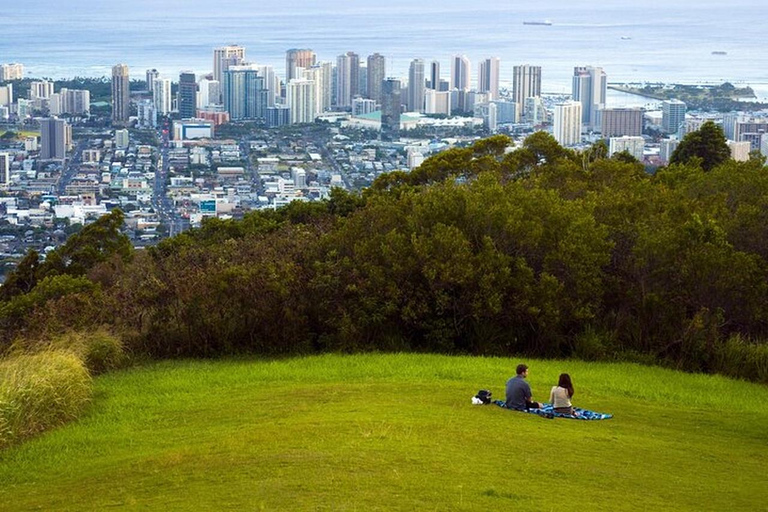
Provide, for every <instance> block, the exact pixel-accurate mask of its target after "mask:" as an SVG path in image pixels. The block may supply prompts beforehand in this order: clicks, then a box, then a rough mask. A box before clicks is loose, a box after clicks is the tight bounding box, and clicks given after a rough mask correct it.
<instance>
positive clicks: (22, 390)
mask: <svg viewBox="0 0 768 512" xmlns="http://www.w3.org/2000/svg"><path fill="white" fill-rule="evenodd" d="M91 391H92V390H91V378H90V375H88V371H87V370H86V368H85V366H84V365H83V362H82V361H81V360H80V359H79V358H78V357H77V356H76V355H74V354H72V353H67V352H62V351H47V352H41V353H39V354H33V355H21V356H17V357H14V358H12V359H8V360H5V361H1V362H0V448H3V447H5V446H8V445H9V444H11V443H13V442H16V441H18V440H20V439H23V438H25V437H29V436H33V435H35V434H38V433H40V432H43V431H45V430H48V429H51V428H54V427H56V426H58V425H61V424H63V423H65V422H67V421H70V420H73V419H75V418H77V417H78V415H79V414H80V413H81V412H82V411H83V409H84V408H85V406H86V405H87V404H88V402H89V401H90V398H91Z"/></svg>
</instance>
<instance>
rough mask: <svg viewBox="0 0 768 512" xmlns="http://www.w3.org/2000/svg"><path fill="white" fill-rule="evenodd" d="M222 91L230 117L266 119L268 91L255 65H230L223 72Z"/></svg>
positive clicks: (233, 118) (225, 107) (237, 118)
mask: <svg viewBox="0 0 768 512" xmlns="http://www.w3.org/2000/svg"><path fill="white" fill-rule="evenodd" d="M223 93H224V109H225V110H226V111H227V112H229V117H230V119H232V120H240V119H254V120H261V121H265V120H266V116H267V108H268V106H267V105H268V103H269V101H268V98H267V96H268V95H269V91H267V88H266V85H265V83H264V77H262V76H260V75H259V72H258V69H257V68H256V66H254V65H243V66H230V67H229V69H227V70H226V71H225V72H224V86H223Z"/></svg>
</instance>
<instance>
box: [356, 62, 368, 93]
mask: <svg viewBox="0 0 768 512" xmlns="http://www.w3.org/2000/svg"><path fill="white" fill-rule="evenodd" d="M361 64H362V62H361ZM357 77H358V82H357V94H358V95H359V96H362V97H363V98H367V97H368V67H367V66H360V67H359V68H358V70H357Z"/></svg>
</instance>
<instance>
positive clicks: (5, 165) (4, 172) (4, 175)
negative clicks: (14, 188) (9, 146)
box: [0, 153, 11, 185]
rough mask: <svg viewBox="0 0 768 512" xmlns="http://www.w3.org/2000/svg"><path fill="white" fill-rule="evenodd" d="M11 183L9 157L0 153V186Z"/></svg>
mask: <svg viewBox="0 0 768 512" xmlns="http://www.w3.org/2000/svg"><path fill="white" fill-rule="evenodd" d="M10 181H11V155H9V154H8V153H0V184H2V185H7V184H8V183H10Z"/></svg>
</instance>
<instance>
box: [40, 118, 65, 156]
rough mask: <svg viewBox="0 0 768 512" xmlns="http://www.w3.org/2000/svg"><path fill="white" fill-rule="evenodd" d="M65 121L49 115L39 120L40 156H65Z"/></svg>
mask: <svg viewBox="0 0 768 512" xmlns="http://www.w3.org/2000/svg"><path fill="white" fill-rule="evenodd" d="M67 130H68V125H67V122H66V121H64V120H63V119H57V118H55V117H49V118H47V119H43V120H41V121H40V158H41V159H42V160H64V159H65V158H66V157H67Z"/></svg>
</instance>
